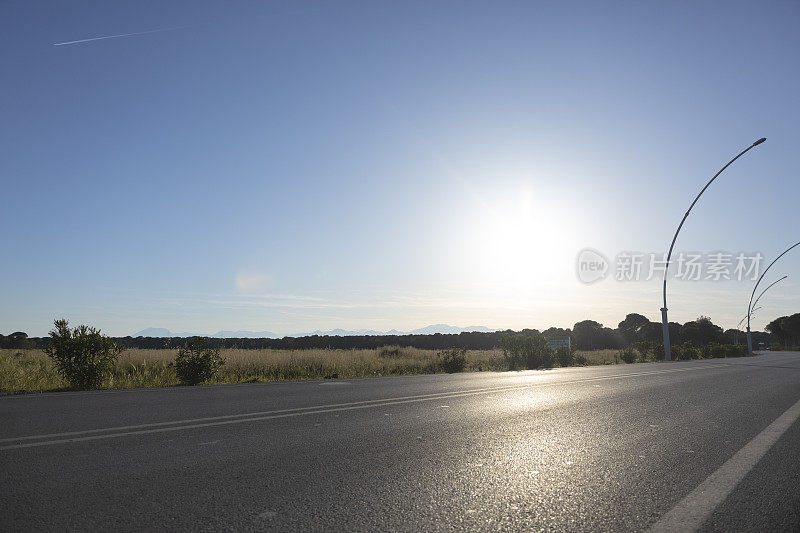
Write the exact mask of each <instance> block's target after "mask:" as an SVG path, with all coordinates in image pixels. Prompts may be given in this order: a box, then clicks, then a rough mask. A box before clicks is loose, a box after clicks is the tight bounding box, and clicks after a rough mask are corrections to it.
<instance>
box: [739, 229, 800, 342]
mask: <svg viewBox="0 0 800 533" xmlns="http://www.w3.org/2000/svg"><path fill="white" fill-rule="evenodd" d="M797 245H800V242H796V243H794V244H793V245H791V246H790V247H788V248H787V249H786V250H784V251H783V253H782V254H781V255H779V256H778V257H776V258H775V259H773V260H772V263H770V264H769V266H768V267H767V268H765V269H764V272H762V273H761V275H760V276H759V277H758V281H756V286H755V287H753V292H752V293H751V294H750V303H749V304H747V352H748V353H749V354H750V355H753V339H752V337H751V336H750V315H751V314H752V309H753V296H755V295H756V289H757V288H758V284H759V283H761V280H762V279H764V274H766V273H767V272H768V271H769V269H770V268H772V265H774V264H775V261H777V260H778V259H780V258H781V257H783V256H784V255H786V254H787V253H789V250H791V249H792V248H794V247H795V246H797ZM778 281H780V280H778ZM775 283H777V281H776V282H775ZM773 285H774V283H773ZM771 286H772V285H770V287H771ZM767 289H769V287H767ZM767 289H764V291H763V292H762V293H761V294H764V292H766V291H767ZM758 297H759V298H761V295H759V296H758ZM756 301H758V300H756Z"/></svg>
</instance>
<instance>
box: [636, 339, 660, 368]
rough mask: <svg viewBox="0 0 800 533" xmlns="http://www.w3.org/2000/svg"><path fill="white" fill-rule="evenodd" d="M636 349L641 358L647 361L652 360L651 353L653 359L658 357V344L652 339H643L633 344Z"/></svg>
mask: <svg viewBox="0 0 800 533" xmlns="http://www.w3.org/2000/svg"><path fill="white" fill-rule="evenodd" d="M633 346H634V348H636V351H637V352H639V360H641V361H642V362H643V363H646V362H647V361H649V360H650V358H651V355H652V357H653V359H658V354H657V353H656V351H655V348H656V344H655V343H654V342H651V341H641V342H637V343H636V344H634V345H633Z"/></svg>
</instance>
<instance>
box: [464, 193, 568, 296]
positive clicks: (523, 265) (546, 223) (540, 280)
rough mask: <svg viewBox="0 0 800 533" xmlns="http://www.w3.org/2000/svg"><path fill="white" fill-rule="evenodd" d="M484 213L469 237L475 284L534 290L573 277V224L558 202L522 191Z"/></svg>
mask: <svg viewBox="0 0 800 533" xmlns="http://www.w3.org/2000/svg"><path fill="white" fill-rule="evenodd" d="M486 207H487V209H485V210H484V211H483V212H482V213H481V214H480V216H477V217H476V218H474V219H473V221H472V223H471V224H469V225H468V226H469V227H468V228H466V231H465V233H466V239H467V240H468V242H469V244H468V245H467V255H468V259H467V261H466V264H467V265H468V267H467V270H468V273H469V277H470V278H471V281H472V282H474V283H476V284H479V285H483V284H491V285H492V286H494V287H497V288H507V289H531V288H534V287H538V286H546V285H551V284H552V283H554V282H556V281H561V280H563V279H564V278H565V276H569V275H571V274H572V263H573V261H574V255H575V252H576V249H575V244H574V231H573V225H572V220H574V219H573V217H572V216H570V215H567V214H566V213H567V211H566V209H560V208H559V205H558V202H556V201H552V199H549V198H545V197H537V196H536V195H534V194H532V193H531V192H529V191H521V192H519V193H518V194H514V195H512V194H509V195H507V196H506V197H505V198H500V199H497V200H494V201H493V202H492V203H491V204H488V205H487V206H486Z"/></svg>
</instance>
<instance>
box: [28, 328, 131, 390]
mask: <svg viewBox="0 0 800 533" xmlns="http://www.w3.org/2000/svg"><path fill="white" fill-rule="evenodd" d="M53 324H54V325H55V329H54V330H52V331H51V332H50V344H49V345H48V346H47V347H46V348H45V350H44V352H45V353H46V354H47V355H48V356H49V357H50V359H52V360H53V362H54V363H55V365H56V369H57V370H58V372H59V373H60V374H61V375H62V376H64V379H66V380H67V381H68V382H69V384H70V387H72V388H73V389H79V390H87V389H97V388H100V386H101V385H102V383H103V378H104V377H105V376H106V375H107V374H109V373H110V372H111V371H112V370H113V369H114V363H115V362H116V360H117V357H118V356H119V354H120V353H122V351H123V350H124V349H125V348H124V347H122V346H119V345H117V344H115V343H114V341H112V340H111V339H109V338H108V337H106V336H105V335H100V330H97V329H95V328H91V327H89V326H83V325H81V326H78V327H77V328H74V329H72V330H70V328H69V322H68V321H67V320H66V319H63V318H62V319H60V320H56V321H55V322H54V323H53Z"/></svg>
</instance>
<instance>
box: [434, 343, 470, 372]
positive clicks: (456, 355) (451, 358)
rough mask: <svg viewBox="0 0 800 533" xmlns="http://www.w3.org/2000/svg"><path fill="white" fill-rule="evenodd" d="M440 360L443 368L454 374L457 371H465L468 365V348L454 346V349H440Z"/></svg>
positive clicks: (438, 354) (438, 353)
mask: <svg viewBox="0 0 800 533" xmlns="http://www.w3.org/2000/svg"><path fill="white" fill-rule="evenodd" d="M436 355H437V356H438V357H439V359H440V361H439V364H440V365H441V367H442V369H444V371H445V372H448V373H450V374H453V373H455V372H463V370H464V368H466V366H467V349H466V348H453V349H452V350H440V351H439V352H437V354H436Z"/></svg>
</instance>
